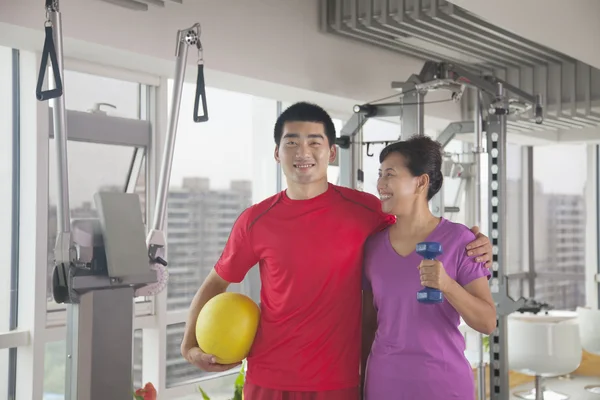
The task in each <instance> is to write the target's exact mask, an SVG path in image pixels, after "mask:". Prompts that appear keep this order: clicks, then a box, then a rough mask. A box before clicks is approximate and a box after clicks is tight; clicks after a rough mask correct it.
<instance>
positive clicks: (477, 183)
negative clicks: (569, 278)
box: [471, 90, 486, 400]
mask: <svg viewBox="0 0 600 400" xmlns="http://www.w3.org/2000/svg"><path fill="white" fill-rule="evenodd" d="M473 125H474V128H475V129H474V131H475V146H474V147H473V153H474V156H475V160H474V170H473V176H472V178H471V179H472V182H473V189H474V190H473V194H472V197H473V202H472V206H473V216H474V217H475V218H474V219H475V220H474V221H473V222H474V223H475V225H476V226H481V163H482V160H481V156H482V153H483V124H482V113H481V98H480V93H479V90H473ZM478 336H479V363H478V365H477V393H478V399H479V400H486V396H485V362H484V359H483V355H484V348H483V335H482V334H481V333H480V334H479V335H478Z"/></svg>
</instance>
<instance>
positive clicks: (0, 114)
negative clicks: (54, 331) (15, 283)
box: [0, 47, 13, 393]
mask: <svg viewBox="0 0 600 400" xmlns="http://www.w3.org/2000/svg"><path fill="white" fill-rule="evenodd" d="M0 87H2V88H12V87H13V83H12V50H11V49H9V48H6V47H0ZM12 96H13V93H12V90H2V91H0V137H2V146H0V182H3V186H4V187H5V188H6V190H2V191H0V254H2V255H3V257H2V261H1V262H0V275H1V276H3V277H5V278H4V279H2V280H1V281H0V332H5V331H8V330H10V307H11V298H10V294H11V288H12V285H11V279H10V277H11V275H12V268H11V267H12V264H11V261H12V259H11V247H12V196H13V191H12V179H13V178H12V172H13V166H12V160H13V158H12V151H13V148H12V147H13V146H12V143H13V141H12V139H13V118H12V111H13V108H12ZM0 354H2V355H4V354H5V353H4V352H2V353H0ZM6 354H8V351H6ZM2 358H5V357H4V356H3V357H2ZM4 364H6V365H8V358H7V357H6V362H5V360H3V359H0V368H2V367H3V366H4ZM3 376H7V375H6V374H3V372H2V369H0V388H1V384H2V379H3ZM0 393H1V392H0Z"/></svg>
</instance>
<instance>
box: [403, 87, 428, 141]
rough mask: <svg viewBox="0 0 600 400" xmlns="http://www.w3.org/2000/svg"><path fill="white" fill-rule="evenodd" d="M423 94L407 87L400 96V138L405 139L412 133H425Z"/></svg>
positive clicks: (412, 134)
mask: <svg viewBox="0 0 600 400" xmlns="http://www.w3.org/2000/svg"><path fill="white" fill-rule="evenodd" d="M424 97H425V95H424V94H423V93H421V92H420V91H418V90H415V89H412V90H411V89H407V90H406V94H404V95H402V97H401V98H400V105H401V109H400V125H401V132H400V140H407V139H408V138H410V137H411V136H414V135H424V134H425V126H424V125H425V110H424V107H425V106H424V104H423V99H424Z"/></svg>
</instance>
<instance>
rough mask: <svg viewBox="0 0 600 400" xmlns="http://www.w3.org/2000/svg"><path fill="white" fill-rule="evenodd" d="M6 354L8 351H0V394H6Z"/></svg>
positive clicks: (7, 363)
mask: <svg viewBox="0 0 600 400" xmlns="http://www.w3.org/2000/svg"><path fill="white" fill-rule="evenodd" d="M8 352H9V349H0V393H8V365H9V362H8Z"/></svg>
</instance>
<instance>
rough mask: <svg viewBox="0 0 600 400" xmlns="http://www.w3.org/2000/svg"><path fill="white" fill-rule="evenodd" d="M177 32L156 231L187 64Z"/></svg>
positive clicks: (163, 204) (184, 46) (163, 208)
mask: <svg viewBox="0 0 600 400" xmlns="http://www.w3.org/2000/svg"><path fill="white" fill-rule="evenodd" d="M183 32H185V30H184V31H179V32H177V53H176V62H175V79H174V80H173V96H172V98H171V113H170V115H169V125H168V128H167V138H166V139H165V147H164V151H163V156H162V163H161V169H160V171H159V173H160V175H159V180H158V190H157V193H156V206H155V210H154V221H153V223H152V228H153V229H154V230H157V231H162V230H163V225H164V222H165V214H166V212H167V198H168V194H169V180H170V177H171V168H172V166H173V153H174V151H175V137H176V136H177V123H178V121H179V110H180V107H181V92H182V90H183V81H184V79H185V65H186V62H187V54H188V45H187V43H186V42H185V40H184V37H183V35H182V33H183Z"/></svg>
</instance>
